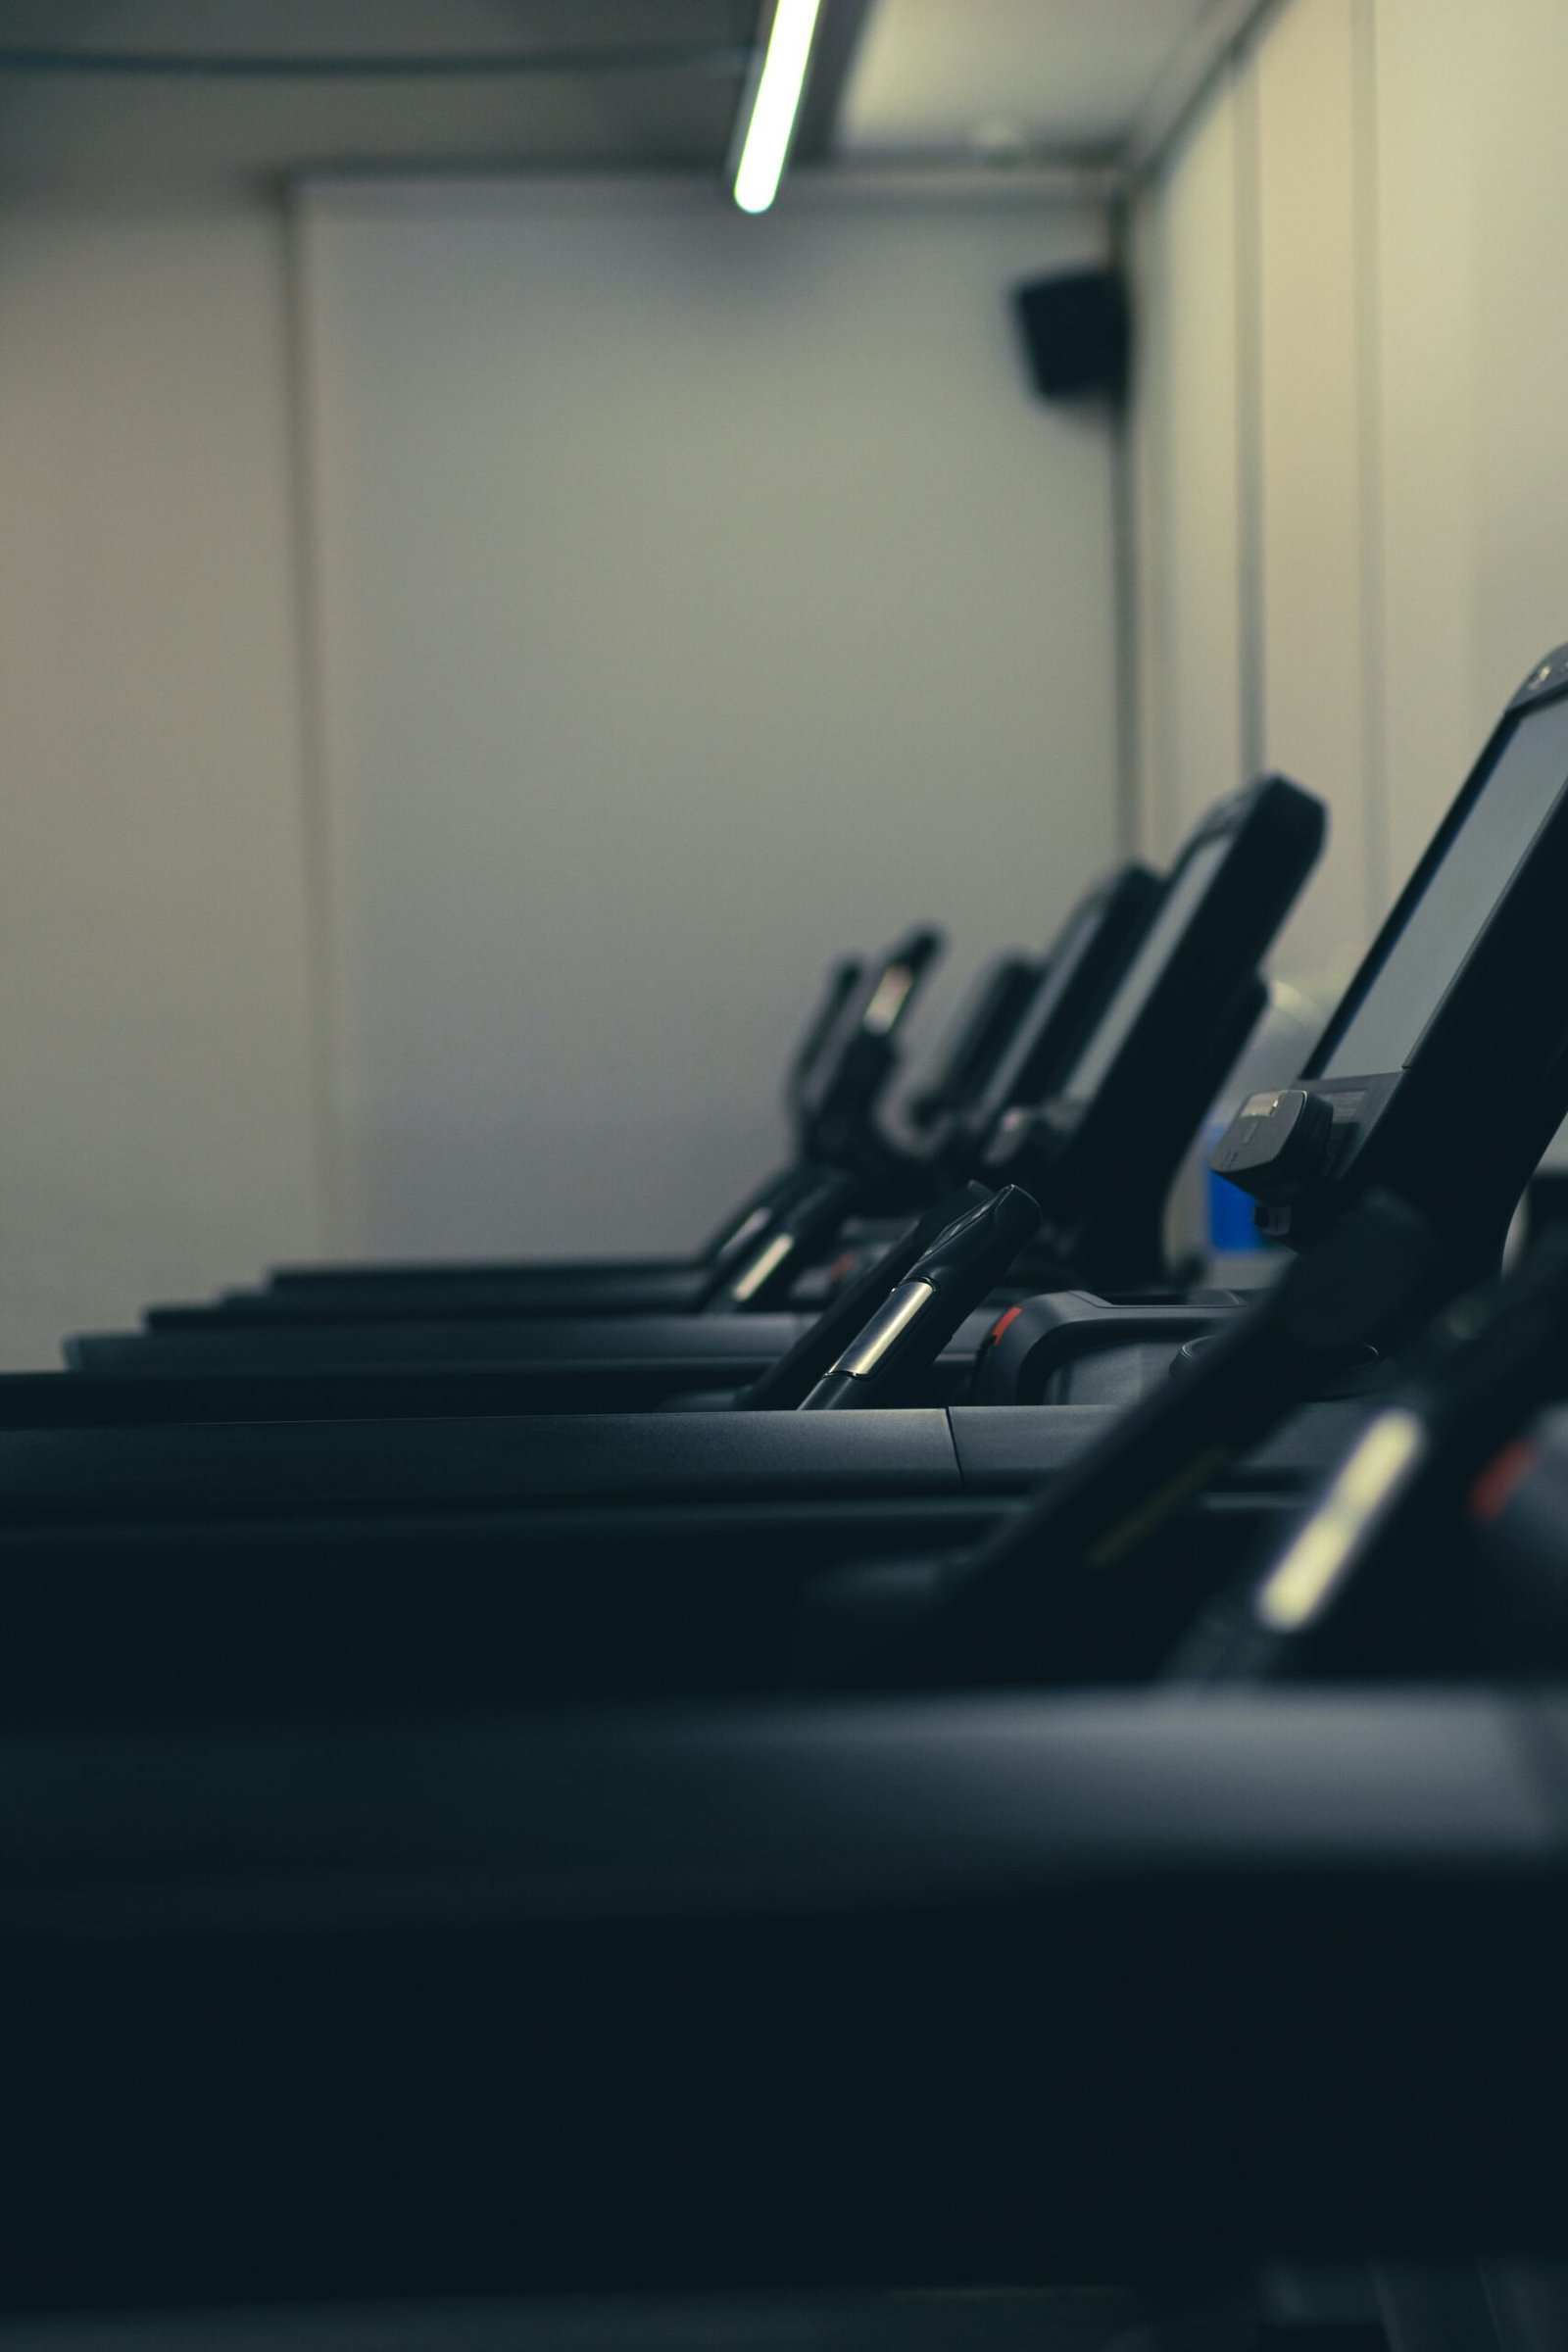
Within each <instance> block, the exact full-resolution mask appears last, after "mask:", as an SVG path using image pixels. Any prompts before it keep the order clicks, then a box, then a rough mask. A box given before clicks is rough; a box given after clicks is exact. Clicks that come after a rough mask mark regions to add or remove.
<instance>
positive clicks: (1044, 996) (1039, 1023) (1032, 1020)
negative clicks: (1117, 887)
mask: <svg viewBox="0 0 1568 2352" xmlns="http://www.w3.org/2000/svg"><path fill="white" fill-rule="evenodd" d="M1104 914H1105V910H1104V907H1103V904H1102V903H1101V901H1100V900H1099V899H1098V898H1097V899H1096V900H1094V901H1093V902H1092V903H1091V904H1090V905H1088V906H1086V907H1079V909H1078V911H1077V912H1076V914H1073V915H1069V917H1068V919H1067V928H1066V930H1065V932H1064V933H1063V935H1062V938H1061V943H1060V945H1059V946H1058V948H1057V950H1056V953H1055V954H1054V956H1053V957H1052V958H1051V968H1050V970H1049V971H1048V972H1046V973H1045V975H1044V976H1043V978H1042V979H1041V982H1040V987H1039V990H1038V992H1037V994H1036V996H1035V999H1034V1002H1033V1004H1032V1005H1031V1006H1030V1008H1029V1017H1028V1019H1027V1020H1026V1021H1025V1022H1024V1024H1023V1026H1022V1028H1021V1029H1020V1030H1019V1033H1018V1035H1017V1037H1016V1039H1015V1040H1014V1041H1013V1043H1012V1045H1011V1046H1010V1047H1009V1048H1008V1050H1007V1052H1006V1054H1005V1055H1004V1056H1003V1059H1002V1061H1001V1063H1000V1064H999V1066H998V1068H997V1071H996V1074H995V1075H994V1077H993V1078H992V1081H991V1083H990V1085H989V1086H988V1087H987V1088H986V1090H985V1093H984V1094H983V1095H982V1097H981V1109H982V1112H983V1114H984V1115H985V1116H986V1117H988V1118H1000V1116H1001V1114H1002V1113H1003V1111H1005V1110H1010V1109H1011V1107H1012V1103H1013V1099H1014V1098H1013V1093H1012V1090H1013V1087H1014V1086H1015V1085H1016V1084H1017V1081H1018V1072H1019V1071H1020V1069H1021V1068H1022V1067H1023V1064H1024V1063H1025V1062H1026V1061H1027V1060H1028V1058H1029V1056H1030V1054H1032V1053H1033V1052H1034V1049H1035V1045H1036V1042H1037V1040H1038V1039H1039V1037H1040V1035H1041V1033H1042V1032H1043V1031H1044V1030H1045V1029H1046V1027H1047V1026H1048V1025H1049V1023H1050V1022H1051V1020H1052V1019H1053V1017H1054V1014H1055V1010H1056V1007H1057V1005H1059V1004H1060V1003H1061V1000H1062V998H1063V997H1064V996H1065V995H1066V993H1067V991H1068V989H1069V988H1070V987H1071V985H1072V982H1073V980H1074V978H1075V977H1076V975H1077V973H1078V971H1079V969H1080V967H1081V965H1082V963H1083V960H1084V957H1085V956H1087V955H1088V953H1089V951H1090V949H1091V948H1092V947H1093V946H1094V944H1095V940H1096V938H1097V937H1098V936H1099V932H1100V926H1101V924H1102V923H1103V920H1104Z"/></svg>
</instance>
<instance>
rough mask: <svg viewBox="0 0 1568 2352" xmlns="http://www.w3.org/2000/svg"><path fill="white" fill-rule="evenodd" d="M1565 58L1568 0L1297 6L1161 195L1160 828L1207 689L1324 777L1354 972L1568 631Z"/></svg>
mask: <svg viewBox="0 0 1568 2352" xmlns="http://www.w3.org/2000/svg"><path fill="white" fill-rule="evenodd" d="M1565 71H1568V12H1565V11H1564V10H1563V9H1562V8H1561V6H1560V5H1559V0H1487V4H1486V5H1485V6H1484V7H1478V6H1477V5H1476V4H1475V0H1285V5H1284V6H1282V7H1281V8H1279V9H1278V10H1276V11H1275V12H1274V13H1272V14H1271V15H1270V16H1268V17H1266V18H1265V20H1264V22H1263V26H1262V29H1261V31H1260V33H1259V34H1258V35H1257V36H1256V37H1255V38H1254V39H1253V40H1252V41H1251V42H1250V44H1249V45H1248V47H1247V49H1246V50H1245V51H1244V53H1243V54H1242V56H1241V57H1240V58H1239V60H1238V61H1237V62H1236V63H1235V64H1234V66H1233V67H1232V68H1231V69H1230V70H1229V71H1228V73H1226V75H1225V77H1224V79H1223V80H1222V82H1221V84H1220V86H1219V87H1218V88H1217V89H1216V90H1215V92H1214V93H1213V94H1212V96H1211V98H1210V100H1209V102H1208V105H1207V107H1206V109H1205V110H1204V112H1203V114H1202V116H1201V118H1200V119H1199V120H1198V121H1197V122H1196V123H1194V124H1192V125H1191V126H1190V127H1189V129H1188V131H1187V133H1186V134H1185V135H1184V138H1183V140H1182V142H1181V143H1180V145H1179V146H1178V147H1177V149H1176V150H1175V151H1174V153H1173V154H1172V155H1171V156H1170V157H1168V158H1167V159H1166V162H1165V164H1164V167H1163V169H1162V171H1161V172H1160V173H1159V175H1158V176H1157V178H1156V179H1155V181H1154V182H1153V184H1152V185H1151V186H1150V187H1149V188H1148V189H1147V190H1146V191H1145V194H1144V196H1143V199H1142V201H1141V204H1140V206H1139V217H1138V223H1137V228H1138V234H1137V242H1136V251H1137V254H1138V258H1139V267H1140V277H1141V292H1142V298H1143V302H1144V305H1145V310H1146V324H1145V343H1146V351H1147V353H1148V360H1147V364H1146V366H1145V367H1144V368H1143V370H1142V371H1141V379H1140V394H1139V403H1138V410H1137V415H1136V418H1135V436H1136V445H1137V448H1138V451H1139V456H1140V474H1139V479H1140V485H1141V488H1140V497H1139V536H1140V562H1141V565H1142V567H1143V571H1144V575H1145V579H1146V589H1145V595H1144V602H1143V632H1142V648H1141V670H1142V681H1143V683H1142V695H1141V705H1140V708H1141V712H1142V719H1143V724H1142V730H1141V756H1140V763H1141V803H1142V807H1143V809H1144V810H1145V823H1146V825H1147V827H1148V829H1149V837H1150V838H1151V839H1152V840H1153V841H1155V842H1156V843H1158V844H1160V845H1161V846H1163V840H1164V836H1165V834H1166V832H1167V831H1168V828H1169V821H1170V820H1169V816H1168V814H1166V813H1165V812H1166V811H1167V810H1168V809H1170V808H1171V807H1173V806H1175V807H1179V808H1182V809H1185V807H1186V806H1187V797H1188V794H1189V791H1190V787H1189V785H1188V783H1187V780H1186V779H1187V774H1188V771H1189V769H1190V767H1191V764H1192V754H1191V751H1190V749H1189V746H1190V745H1191V743H1192V741H1193V740H1194V726H1195V722H1194V721H1193V720H1192V719H1191V718H1190V717H1187V718H1184V716H1183V712H1182V710H1181V708H1180V704H1179V698H1180V696H1182V695H1186V696H1188V697H1189V698H1191V697H1192V696H1193V695H1194V694H1195V693H1196V694H1197V695H1199V696H1200V697H1203V698H1207V700H1206V710H1207V716H1206V718H1205V720H1204V722H1203V723H1204V724H1205V725H1206V726H1207V727H1208V728H1209V729H1211V730H1217V731H1218V733H1219V736H1220V739H1221V740H1223V738H1224V729H1225V727H1226V725H1227V723H1233V724H1234V726H1235V730H1236V734H1237V737H1238V739H1239V740H1240V742H1241V743H1242V744H1243V745H1244V747H1245V748H1246V749H1247V751H1248V755H1249V757H1250V759H1251V760H1254V761H1255V760H1265V761H1267V762H1268V763H1270V764H1278V765H1282V766H1284V767H1286V768H1287V769H1289V770H1291V771H1292V772H1295V773H1297V774H1298V775H1299V778H1300V780H1301V781H1302V782H1303V783H1305V784H1308V785H1310V786H1311V787H1312V788H1313V789H1314V790H1316V791H1318V792H1320V793H1322V794H1323V795H1324V797H1325V798H1326V799H1327V800H1328V801H1329V802H1330V804H1331V807H1332V810H1333V826H1334V848H1333V851H1332V854H1331V858H1330V859H1329V860H1328V861H1326V862H1325V864H1324V866H1323V867H1322V868H1321V869H1320V871H1319V874H1318V877H1317V878H1316V880H1315V881H1314V883H1313V884H1312V885H1311V889H1310V895H1309V897H1308V899H1307V901H1306V903H1305V905H1304V906H1303V908H1302V910H1301V912H1300V914H1299V916H1298V918H1297V920H1296V922H1295V923H1294V924H1293V926H1292V928H1291V931H1290V932H1289V934H1288V935H1287V937H1286V939H1285V941H1284V942H1283V943H1282V947H1281V951H1280V962H1281V967H1282V968H1284V969H1285V970H1287V971H1291V972H1294V973H1296V974H1298V975H1299V976H1301V977H1303V978H1307V979H1309V980H1311V981H1312V982H1314V984H1316V985H1317V986H1318V987H1320V988H1322V987H1332V986H1334V985H1336V984H1337V983H1338V981H1339V980H1340V979H1341V978H1342V977H1343V976H1344V973H1345V971H1346V969H1347V968H1348V965H1349V964H1350V963H1351V962H1352V961H1353V958H1354V956H1356V955H1357V954H1358V953H1359V951H1360V949H1361V948H1362V947H1363V946H1364V944H1365V942H1366V940H1367V938H1368V936H1369V935H1370V932H1371V929H1372V927H1373V925H1374V923H1375V922H1376V921H1377V920H1378V919H1380V917H1381V915H1382V913H1383V911H1384V909H1385V908H1386V907H1387V905H1388V904H1389V902H1390V900H1391V899H1392V897H1393V895H1394V893H1395V892H1396V891H1397V888H1398V887H1399V885H1400V883H1401V882H1402V880H1403V878H1404V876H1405V874H1406V873H1407V872H1408V870H1409V868H1410V866H1411V864H1412V863H1413V862H1414V860H1415V858H1416V857H1417V856H1418V854H1419V852H1420V850H1421V848H1422V847H1423V845H1424V843H1425V841H1426V839H1427V837H1428V835H1429V834H1430V832H1431V829H1432V827H1433V825H1434V823H1435V822H1436V820H1437V818H1438V816H1439V815H1440V814H1441V812H1442V810H1443V809H1444V808H1446V805H1447V803H1448V801H1449V800H1450V799H1451V798H1452V795H1453V793H1454V791H1455V790H1456V789H1457V787H1458V785H1459V783H1460V781H1461V780H1462V777H1463V775H1464V772H1465V770H1466V768H1467V767H1468V765H1469V764H1470V761H1471V760H1472V759H1473V758H1474V755H1475V753H1476V751H1477V749H1478V748H1479V746H1480V743H1481V741H1482V739H1483V737H1484V735H1485V733H1486V731H1487V729H1488V727H1489V726H1490V724H1491V723H1492V720H1493V719H1494V718H1495V715H1496V713H1497V711H1499V710H1500V708H1501V706H1502V704H1503V702H1504V701H1505V700H1506V699H1507V696H1508V695H1509V694H1510V692H1511V691H1512V689H1513V687H1514V686H1515V685H1516V684H1517V683H1518V681H1519V679H1520V678H1521V677H1522V676H1523V675H1524V673H1525V671H1526V670H1527V669H1528V668H1529V667H1530V666H1531V664H1532V662H1534V660H1535V658H1536V657H1537V656H1538V655H1539V654H1540V653H1542V652H1544V650H1545V649H1546V648H1547V647H1549V646H1551V645H1552V644H1554V643H1556V642H1558V641H1559V640H1560V639H1562V638H1564V637H1568V525H1565V516H1568V453H1565V450H1564V444H1563V437H1562V433H1561V417H1562V413H1563V408H1564V402H1565V396H1568V298H1565V297H1564V295H1563V293H1562V291H1561V286H1562V277H1561V270H1560V268H1559V266H1558V258H1557V246H1558V244H1559V242H1560V238H1559V226H1560V222H1561V220H1562V217H1563V213H1564V209H1565V204H1568V149H1565V147H1564V144H1563V141H1562V139H1561V136H1560V128H1559V125H1558V123H1557V111H1558V110H1557V105H1556V94H1557V92H1558V91H1559V90H1560V88H1561V86H1562V78H1563V74H1564V72H1565ZM1195 285H1196V286H1198V287H1199V288H1201V289H1203V290H1204V291H1203V296H1202V298H1203V300H1204V301H1205V302H1206V303H1207V305H1208V308H1209V311H1210V313H1211V314H1212V315H1213V316H1214V317H1215V318H1217V319H1219V320H1220V321H1222V322H1225V321H1228V322H1229V323H1228V324H1227V323H1221V325H1220V326H1219V328H1218V329H1217V331H1216V330H1213V329H1203V330H1200V328H1199V327H1198V325H1197V323H1196V319H1195V313H1194V309H1193V299H1194V287H1195ZM1172 350H1177V351H1179V353H1180V355H1181V357H1180V362H1179V365H1178V364H1177V363H1176V362H1173V361H1172V360H1171V358H1170V357H1169V355H1170V353H1171V352H1172ZM1233 507H1234V510H1235V514H1236V520H1235V522H1234V524H1233V523H1232V520H1231V513H1232V508H1233ZM1226 550H1231V551H1233V562H1234V568H1233V571H1232V572H1231V574H1230V577H1229V579H1228V578H1227V565H1226V553H1225V551H1226ZM1216 551H1218V552H1217V553H1216ZM1231 580H1233V581H1234V597H1233V596H1232V593H1231V585H1230V582H1231ZM1237 648H1239V649H1240V651H1239V658H1238V655H1237V652H1236V650H1235V649H1237ZM1222 712H1223V713H1227V714H1234V715H1233V717H1229V716H1226V715H1220V713H1222Z"/></svg>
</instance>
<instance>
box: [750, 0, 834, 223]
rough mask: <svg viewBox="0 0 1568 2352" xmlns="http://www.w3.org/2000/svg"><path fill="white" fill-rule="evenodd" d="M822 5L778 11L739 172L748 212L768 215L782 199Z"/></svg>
mask: <svg viewBox="0 0 1568 2352" xmlns="http://www.w3.org/2000/svg"><path fill="white" fill-rule="evenodd" d="M820 5H821V0H778V4H777V6H776V7H775V9H774V11H773V24H772V27H771V29H770V31H769V33H768V36H767V55H766V56H765V57H764V58H763V60H762V71H761V73H760V74H759V75H758V79H757V87H756V89H755V90H754V91H753V93H752V112H751V119H750V121H749V122H748V123H747V125H746V133H745V136H744V138H743V139H742V142H741V160H740V162H739V163H738V164H737V166H736V167H735V201H736V203H737V204H738V205H739V206H740V208H741V211H742V212H743V213H765V212H766V210H767V208H768V206H769V205H770V204H771V203H772V201H773V199H774V197H775V196H776V195H777V194H778V183H779V181H780V180H781V179H782V178H783V176H784V165H785V160H786V158H787V157H788V155H789V151H790V140H791V138H792V137H793V136H794V132H795V118H796V116H797V115H798V114H799V112H800V106H801V93H802V91H803V90H804V89H805V87H806V69H807V67H808V66H809V64H810V62H811V36H812V34H813V33H814V32H815V30H816V16H817V10H818V8H819V7H820Z"/></svg>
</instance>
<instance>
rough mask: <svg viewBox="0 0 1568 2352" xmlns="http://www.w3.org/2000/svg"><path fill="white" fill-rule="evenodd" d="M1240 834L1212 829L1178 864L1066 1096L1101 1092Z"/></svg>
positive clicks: (1071, 1099)
mask: <svg viewBox="0 0 1568 2352" xmlns="http://www.w3.org/2000/svg"><path fill="white" fill-rule="evenodd" d="M1234 839H1235V836H1234V834H1233V833H1230V832H1224V833H1215V834H1212V835H1211V836H1210V837H1209V839H1208V840H1206V841H1201V842H1200V843H1199V844H1198V846H1197V847H1196V849H1194V850H1191V851H1190V852H1189V853H1188V855H1187V857H1186V858H1184V859H1183V860H1182V862H1181V864H1180V865H1179V866H1178V867H1177V869H1176V873H1175V875H1174V877H1173V879H1172V881H1171V883H1170V887H1169V888H1168V890H1167V891H1166V893H1165V896H1164V898H1163V899H1162V901H1161V902H1160V907H1159V912H1158V913H1157V914H1156V915H1155V917H1154V919H1153V922H1152V924H1151V926H1150V930H1149V936H1148V937H1147V939H1146V940H1145V941H1144V944H1143V946H1142V947H1141V948H1140V949H1139V951H1138V953H1137V955H1136V956H1134V957H1133V960H1132V962H1131V963H1130V964H1129V965H1128V967H1127V971H1126V974H1125V976H1124V977H1123V980H1122V983H1121V986H1120V987H1119V988H1118V989H1117V991H1116V993H1115V995H1114V996H1113V997H1112V998H1111V1000H1110V1003H1109V1004H1108V1005H1106V1006H1105V1009H1104V1011H1103V1013H1102V1014H1101V1016H1100V1019H1099V1020H1098V1021H1097V1022H1096V1024H1095V1026H1094V1028H1093V1029H1092V1030H1091V1032H1090V1034H1089V1036H1088V1037H1087V1038H1086V1039H1085V1040H1084V1045H1083V1050H1082V1052H1081V1053H1080V1054H1079V1055H1078V1058H1077V1060H1076V1061H1075V1062H1074V1063H1073V1066H1072V1068H1071V1069H1070V1070H1069V1071H1068V1073H1067V1075H1066V1077H1065V1079H1064V1080H1063V1081H1062V1084H1061V1086H1060V1087H1059V1089H1058V1090H1057V1091H1058V1094H1059V1097H1060V1099H1061V1100H1062V1101H1063V1102H1066V1103H1087V1102H1089V1101H1090V1099H1091V1098H1092V1097H1093V1096H1094V1095H1095V1094H1097V1093H1098V1091H1099V1089H1100V1086H1101V1084H1102V1082H1103V1078H1104V1075H1105V1072H1106V1071H1107V1070H1108V1069H1109V1067H1110V1065H1111V1063H1112V1062H1113V1061H1114V1060H1115V1058H1116V1056H1117V1054H1119V1053H1120V1052H1121V1049H1122V1047H1123V1045H1124V1044H1125V1043H1126V1041H1127V1037H1128V1034H1129V1032H1130V1031H1131V1029H1132V1026H1133V1023H1134V1022H1135V1021H1136V1020H1137V1018H1138V1016H1139V1014H1140V1013H1141V1012H1142V1011H1143V1009H1144V1006H1145V1005H1147V1004H1148V1002H1149V1000H1150V998H1151V997H1152V995H1153V993H1154V990H1155V989H1156V988H1157V987H1158V985H1159V981H1160V977H1161V975H1162V973H1163V972H1164V969H1165V966H1166V964H1167V963H1169V961H1170V959H1171V957H1172V956H1173V955H1174V954H1175V952H1176V949H1177V948H1178V946H1179V945H1180V943H1181V939H1182V935H1183V933H1184V932H1185V931H1186V929H1187V926H1188V924H1189V923H1190V922H1191V921H1192V918H1193V916H1194V914H1195V913H1196V911H1197V909H1198V907H1199V906H1200V905H1201V902H1202V898H1203V894H1204V892H1205V891H1206V890H1207V888H1208V886H1209V884H1210V883H1211V882H1212V881H1213V879H1214V876H1215V875H1216V874H1217V873H1218V871H1219V869H1220V867H1221V866H1222V865H1223V864H1224V862H1225V859H1226V858H1227V857H1228V856H1229V854H1230V850H1231V846H1232V843H1233V841H1234Z"/></svg>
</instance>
